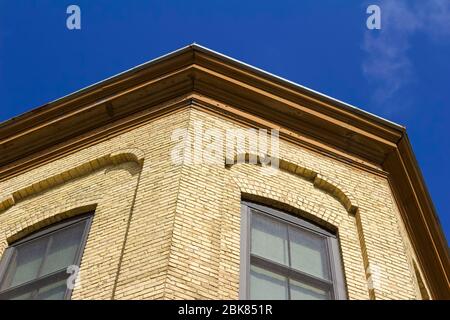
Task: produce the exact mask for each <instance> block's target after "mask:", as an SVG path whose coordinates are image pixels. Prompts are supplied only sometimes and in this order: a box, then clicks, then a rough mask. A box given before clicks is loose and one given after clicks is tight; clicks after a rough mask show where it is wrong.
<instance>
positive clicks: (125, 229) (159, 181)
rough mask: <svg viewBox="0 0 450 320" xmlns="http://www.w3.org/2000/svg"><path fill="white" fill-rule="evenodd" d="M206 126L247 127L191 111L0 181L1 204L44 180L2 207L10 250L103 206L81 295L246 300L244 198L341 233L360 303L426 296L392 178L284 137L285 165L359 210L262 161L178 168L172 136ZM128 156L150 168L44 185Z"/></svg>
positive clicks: (123, 165)
mask: <svg viewBox="0 0 450 320" xmlns="http://www.w3.org/2000/svg"><path fill="white" fill-rule="evenodd" d="M196 121H197V122H198V121H201V122H202V124H203V128H204V129H207V128H219V129H220V130H223V131H224V130H226V129H230V128H239V127H240V128H244V127H243V126H241V125H238V124H236V123H234V122H232V121H230V120H227V119H225V118H223V117H221V116H218V115H213V114H211V113H207V112H205V111H201V110H198V109H194V108H189V109H184V110H181V111H178V112H175V113H172V114H168V115H166V116H165V117H163V118H158V119H155V120H152V121H151V122H148V123H146V124H144V125H141V126H140V127H136V128H135V129H133V130H131V131H128V132H125V133H123V134H122V135H120V136H117V137H113V138H111V139H109V140H107V141H103V142H101V143H98V144H96V145H94V146H91V147H88V148H85V149H83V150H80V151H78V152H76V153H74V154H71V155H67V156H66V157H64V158H62V159H58V160H55V161H53V162H50V163H48V164H45V165H43V166H41V167H39V168H35V169H33V170H31V171H28V172H25V173H23V174H22V175H19V176H17V177H14V178H11V179H10V180H7V181H4V182H2V183H0V201H1V200H2V199H5V198H8V197H9V196H10V195H11V194H12V193H14V192H16V191H17V190H21V189H24V188H25V189H26V188H27V187H28V186H30V185H31V184H34V183H36V182H40V181H42V183H41V184H38V186H40V185H42V190H41V189H39V188H38V187H36V186H35V187H34V188H35V189H36V188H37V190H34V191H33V192H32V190H31V191H30V194H29V195H26V194H25V195H23V198H21V199H19V200H20V201H19V200H18V201H16V204H14V205H12V206H10V207H9V208H7V209H6V210H3V211H0V254H2V253H3V251H4V249H5V248H6V247H7V245H8V241H13V240H15V239H16V238H18V237H19V236H23V235H25V234H26V232H31V231H33V230H36V229H37V228H39V227H42V226H43V225H46V224H48V223H50V222H52V221H54V220H55V219H60V218H61V217H63V216H64V215H66V216H68V215H74V214H77V213H78V212H79V209H78V210H77V208H80V207H86V206H92V207H94V206H96V211H95V216H94V220H93V224H92V227H91V231H90V233H89V236H88V241H87V244H86V248H85V251H84V254H83V258H82V262H81V270H80V274H81V287H79V288H76V289H75V290H74V293H73V296H72V298H73V299H111V298H114V299H174V298H178V299H183V298H192V299H220V298H229V299H237V298H238V294H239V261H240V202H241V197H243V198H245V199H249V200H253V199H256V200H258V201H264V202H266V203H267V204H268V205H272V206H281V209H287V210H290V211H291V212H292V214H296V215H302V216H305V217H306V218H308V219H311V220H314V221H316V222H318V223H321V224H323V225H324V226H325V227H331V228H332V229H335V230H337V233H338V236H339V241H340V245H341V250H342V260H343V267H344V273H345V280H346V285H347V292H348V296H349V298H350V299H369V298H370V295H369V291H370V292H371V293H370V294H371V296H372V298H373V297H374V298H376V299H416V298H420V294H419V293H418V290H417V283H416V282H417V281H416V280H415V275H414V269H413V268H412V259H413V252H412V249H411V248H410V245H409V242H408V240H407V239H406V234H405V232H404V230H403V229H402V228H403V226H402V224H401V223H400V220H399V219H400V217H399V213H398V210H397V208H396V204H395V202H394V200H393V197H392V194H391V191H390V188H389V184H388V182H387V180H386V179H385V178H383V177H381V176H378V175H374V174H372V173H369V172H366V171H363V170H361V169H357V168H355V167H352V166H350V165H348V164H345V163H343V162H340V161H338V160H335V159H332V158H329V157H327V156H325V155H320V154H318V153H315V152H313V151H310V150H307V149H304V148H301V147H298V146H296V145H294V144H292V143H290V142H287V141H283V140H282V141H280V159H281V160H283V161H284V163H288V164H292V165H293V166H294V165H295V166H301V167H302V168H306V169H308V170H310V171H311V172H315V173H318V174H320V176H321V177H323V178H324V179H326V180H327V181H329V182H330V183H332V184H335V185H339V186H344V187H345V192H346V194H347V195H348V196H349V197H350V198H351V199H352V201H353V202H354V205H356V206H357V207H358V211H357V212H356V213H350V212H349V211H348V210H347V209H346V208H345V207H344V205H343V204H342V201H339V199H338V197H337V196H333V195H332V194H330V193H327V192H325V191H324V190H323V188H319V187H317V185H315V184H314V183H313V181H310V180H308V179H306V178H305V177H302V176H299V175H296V174H294V173H293V172H289V170H280V171H279V172H278V173H277V174H276V175H273V176H270V177H268V176H266V175H264V173H263V171H262V170H261V167H260V166H257V165H252V164H235V165H232V166H229V167H226V166H225V162H224V163H223V165H192V164H187V163H184V164H176V165H174V164H173V162H172V161H171V150H173V148H174V146H175V145H176V144H177V142H176V141H172V140H171V135H172V133H173V131H174V130H175V129H177V128H188V129H189V133H190V134H191V135H193V134H194V123H195V122H196ZM204 143H209V141H204ZM130 149H131V150H132V151H124V150H130ZM133 150H134V151H133ZM121 152H123V153H127V152H131V153H133V152H134V153H138V154H139V155H138V157H142V158H143V162H142V167H141V166H140V163H137V161H131V160H130V161H128V160H127V159H125V158H123V157H122V159H121V161H117V159H116V160H114V159H113V158H111V157H110V159H113V160H111V161H110V162H109V163H108V162H107V161H104V160H102V161H103V162H104V163H98V164H97V165H92V164H91V165H90V167H89V168H90V169H89V168H88V169H86V170H84V169H80V170H78V169H77V170H78V171H80V173H79V174H78V175H75V174H73V177H70V174H69V175H68V176H67V177H66V178H67V179H66V180H67V181H66V180H64V179H63V180H62V181H60V183H56V184H54V185H51V186H49V185H46V183H47V182H45V181H47V180H49V178H50V177H58V175H59V174H61V173H63V172H68V171H70V170H71V169H72V168H75V167H78V166H80V165H83V164H86V163H89V162H90V161H92V160H93V159H98V158H99V157H101V156H103V155H109V154H111V153H119V154H120V153H121ZM105 159H106V158H105ZM108 159H109V158H108ZM81 168H84V167H81ZM83 170H84V171H83ZM81 171H83V172H81ZM62 176H63V177H64V175H62ZM52 179H53V178H52ZM55 179H56V178H55ZM130 216H131V220H130ZM51 217H54V219H53V220H52V219H51ZM22 230H26V232H23V231H22ZM370 273H372V283H373V290H369V285H368V283H369V280H370V279H367V277H368V276H370Z"/></svg>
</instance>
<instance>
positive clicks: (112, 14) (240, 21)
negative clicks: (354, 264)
mask: <svg viewBox="0 0 450 320" xmlns="http://www.w3.org/2000/svg"><path fill="white" fill-rule="evenodd" d="M71 4H76V5H78V6H79V7H80V8H81V30H68V29H67V28H66V18H67V16H68V15H67V14H66V8H67V7H68V6H69V5H71ZM369 4H377V5H379V6H380V8H381V30H368V29H367V28H366V19H367V17H368V15H367V14H366V8H367V6H368V5H369ZM192 42H197V43H199V44H201V45H203V46H206V47H208V48H210V49H213V50H215V51H219V52H221V53H224V54H226V55H229V56H231V57H233V58H236V59H239V60H241V61H244V62H246V63H249V64H252V65H254V66H256V67H259V68H261V69H264V70H267V71H269V72H271V73H274V74H276V75H279V76H281V77H284V78H287V79H289V80H291V81H294V82H297V83H299V84H302V85H304V86H307V87H310V88H312V89H314V90H317V91H320V92H322V93H325V94H327V95H330V96H332V97H335V98H337V99H340V100H343V101H346V102H348V103H350V104H353V105H355V106H358V107H360V108H362V109H364V110H367V111H369V112H372V113H375V114H377V115H379V116H382V117H384V118H387V119H389V120H392V121H395V122H397V123H399V124H402V125H405V126H406V127H407V129H408V134H409V136H410V139H411V141H412V145H413V148H414V151H415V153H416V156H417V158H418V161H419V164H420V166H421V168H422V172H423V174H424V177H425V180H426V182H427V185H428V188H429V191H430V193H431V196H432V198H433V201H434V204H435V206H436V209H437V211H438V214H439V216H440V220H441V223H442V225H443V227H444V230H445V232H446V236H447V239H448V238H449V235H450V214H449V211H450V201H449V197H450V193H449V188H448V181H450V169H449V167H448V165H447V164H448V157H449V155H450V142H449V138H450V136H449V134H448V126H449V125H450V121H449V120H450V111H449V106H450V58H449V57H450V1H448V0H427V1H423V0H415V1H413V0H408V1H406V0H382V1H356V0H347V1H342V0H334V1H333V0H328V1H327V0H322V1H318V0H303V1H298V0H293V1H263V0H259V1H251V0H246V1H242V0H226V1H215V0H205V1H169V0H165V1H143V0H142V1H140V0H128V1H119V0H116V1H112V0H72V1H64V0H58V1H56V0H39V1H35V0H14V1H12V0H0V98H1V100H0V101H1V108H0V121H3V120H6V119H9V118H11V117H13V116H15V115H18V114H20V113H23V112H25V111H28V110H30V109H33V108H35V107H38V106H40V105H42V104H44V103H46V102H49V101H52V100H55V99H57V98H59V97H61V96H64V95H66V94H69V93H71V92H73V91H75V90H78V89H80V88H82V87H85V86H88V85H90V84H92V83H95V82H98V81H100V80H102V79H105V78H107V77H110V76H112V75H114V74H116V73H119V72H121V71H124V70H126V69H129V68H131V67H133V66H135V65H138V64H141V63H143V62H145V61H148V60H150V59H153V58H155V57H158V56H160V55H162V54H165V53H168V52H170V51H173V50H175V49H178V48H180V47H183V46H185V45H187V44H190V43H192Z"/></svg>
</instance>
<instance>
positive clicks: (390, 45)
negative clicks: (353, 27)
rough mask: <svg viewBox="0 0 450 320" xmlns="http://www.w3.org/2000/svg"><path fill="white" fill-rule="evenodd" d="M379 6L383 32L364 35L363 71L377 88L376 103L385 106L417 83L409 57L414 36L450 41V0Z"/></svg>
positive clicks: (390, 1) (397, 0)
mask: <svg viewBox="0 0 450 320" xmlns="http://www.w3.org/2000/svg"><path fill="white" fill-rule="evenodd" d="M369 4H371V3H369ZM378 5H379V6H380V8H381V30H366V32H365V34H364V42H363V46H362V48H363V50H364V51H365V52H366V57H365V59H364V61H363V65H362V69H363V73H364V75H365V76H366V77H367V79H368V80H369V82H371V83H373V84H374V85H375V91H374V94H373V99H374V100H375V103H377V104H378V105H380V106H382V105H384V104H386V102H388V101H390V100H391V98H393V97H394V95H395V94H396V93H397V92H398V91H399V90H400V89H402V88H404V87H405V86H407V85H408V84H410V83H412V82H414V81H416V79H415V71H414V65H413V63H412V61H411V59H410V57H409V55H408V54H409V52H410V50H411V49H412V48H411V40H412V37H413V36H414V35H416V34H424V35H426V36H427V37H429V38H430V39H431V40H432V41H438V42H439V41H449V40H450V38H449V36H450V0H426V1H423V0H419V1H414V2H413V1H405V0H382V1H380V2H379V3H378Z"/></svg>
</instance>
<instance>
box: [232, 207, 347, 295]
mask: <svg viewBox="0 0 450 320" xmlns="http://www.w3.org/2000/svg"><path fill="white" fill-rule="evenodd" d="M251 210H256V211H258V212H259V213H260V214H263V215H266V216H268V217H270V218H272V219H276V220H278V221H281V222H282V223H284V224H288V225H292V226H293V227H294V228H301V229H303V230H306V231H308V232H311V233H313V234H318V235H320V236H322V237H324V238H325V239H326V247H327V250H326V255H327V258H328V264H329V268H330V270H329V271H330V279H329V281H327V280H325V279H320V278H317V277H314V276H313V275H310V274H306V273H304V272H302V271H300V270H295V269H293V268H291V267H288V266H284V265H282V264H280V263H277V262H275V261H270V260H268V259H265V258H263V257H255V256H253V255H252V254H251V251H250V245H251V214H252V213H251ZM288 245H289V244H288ZM240 249H241V254H240V264H241V265H240V279H239V282H240V283H239V298H240V299H242V300H248V299H250V266H251V265H252V262H256V263H253V264H254V265H255V266H256V267H262V268H263V269H265V270H268V271H271V272H275V273H277V274H280V275H282V276H285V277H288V279H292V280H294V281H300V282H302V281H305V280H306V281H305V283H306V284H311V283H313V285H315V286H317V287H320V288H324V289H326V288H328V289H332V290H330V294H331V295H332V297H331V299H334V300H345V299H347V293H346V288H345V282H344V273H343V268H342V261H341V253H340V249H339V242H338V238H337V236H336V235H335V234H333V233H331V232H329V231H327V230H325V229H323V228H321V227H319V226H317V225H315V224H313V223H311V222H308V221H307V220H305V219H303V218H300V217H295V216H293V215H290V214H288V213H285V212H282V211H280V210H277V209H273V208H271V207H268V206H265V205H261V204H257V203H254V202H249V201H242V202H241V248H240ZM289 255H290V253H289ZM289 282H290V281H289V280H288V286H289ZM324 283H327V285H326V286H325V287H324V286H323V284H324ZM330 287H331V288H330ZM288 291H289V290H288ZM289 295H290V293H289Z"/></svg>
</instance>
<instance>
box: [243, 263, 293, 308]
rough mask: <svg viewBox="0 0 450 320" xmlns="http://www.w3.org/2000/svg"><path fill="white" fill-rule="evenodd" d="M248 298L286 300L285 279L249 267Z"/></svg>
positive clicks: (257, 268) (254, 267)
mask: <svg viewBox="0 0 450 320" xmlns="http://www.w3.org/2000/svg"><path fill="white" fill-rule="evenodd" d="M250 298H251V299H255V300H257V299H260V300H267V299H269V300H285V299H287V298H288V296H287V278H286V277H284V276H281V275H279V274H276V273H273V272H270V271H267V270H264V269H262V268H259V267H256V266H253V265H252V266H250Z"/></svg>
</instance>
